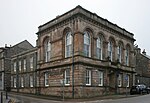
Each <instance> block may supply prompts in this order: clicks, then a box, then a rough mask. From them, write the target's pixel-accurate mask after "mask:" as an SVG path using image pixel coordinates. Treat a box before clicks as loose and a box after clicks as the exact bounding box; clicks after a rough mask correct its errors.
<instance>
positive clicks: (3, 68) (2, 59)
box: [1, 59, 4, 70]
mask: <svg viewBox="0 0 150 103" xmlns="http://www.w3.org/2000/svg"><path fill="white" fill-rule="evenodd" d="M1 62H2V66H1V67H2V70H4V59H2V61H1Z"/></svg>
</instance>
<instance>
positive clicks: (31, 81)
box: [30, 76, 33, 87]
mask: <svg viewBox="0 0 150 103" xmlns="http://www.w3.org/2000/svg"><path fill="white" fill-rule="evenodd" d="M30 87H33V76H30Z"/></svg>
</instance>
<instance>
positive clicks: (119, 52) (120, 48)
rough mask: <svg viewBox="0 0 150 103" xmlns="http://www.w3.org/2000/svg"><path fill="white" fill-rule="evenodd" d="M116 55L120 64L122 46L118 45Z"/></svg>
mask: <svg viewBox="0 0 150 103" xmlns="http://www.w3.org/2000/svg"><path fill="white" fill-rule="evenodd" d="M117 54H118V60H119V62H120V63H121V58H122V46H121V45H119V46H118V48H117Z"/></svg>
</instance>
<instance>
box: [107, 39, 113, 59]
mask: <svg viewBox="0 0 150 103" xmlns="http://www.w3.org/2000/svg"><path fill="white" fill-rule="evenodd" d="M108 56H109V57H110V60H111V61H112V60H113V43H112V41H109V42H108Z"/></svg>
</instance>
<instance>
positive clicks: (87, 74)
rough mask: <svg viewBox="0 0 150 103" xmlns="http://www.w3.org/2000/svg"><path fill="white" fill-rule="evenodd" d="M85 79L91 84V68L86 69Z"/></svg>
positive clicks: (87, 83)
mask: <svg viewBox="0 0 150 103" xmlns="http://www.w3.org/2000/svg"><path fill="white" fill-rule="evenodd" d="M85 80H86V81H85V82H86V85H91V70H86V75H85Z"/></svg>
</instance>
